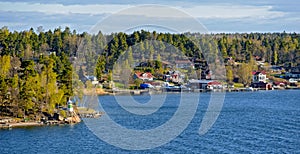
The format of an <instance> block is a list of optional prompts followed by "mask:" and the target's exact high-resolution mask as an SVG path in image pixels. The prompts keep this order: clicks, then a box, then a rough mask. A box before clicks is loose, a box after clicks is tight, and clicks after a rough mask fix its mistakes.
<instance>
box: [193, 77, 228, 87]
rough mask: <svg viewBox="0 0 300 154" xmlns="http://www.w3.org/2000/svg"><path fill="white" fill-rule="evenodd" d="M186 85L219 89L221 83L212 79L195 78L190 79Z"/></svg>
mask: <svg viewBox="0 0 300 154" xmlns="http://www.w3.org/2000/svg"><path fill="white" fill-rule="evenodd" d="M188 85H189V87H190V88H191V89H220V88H222V87H223V86H222V83H221V82H219V81H214V80H195V79H191V80H189V81H188Z"/></svg>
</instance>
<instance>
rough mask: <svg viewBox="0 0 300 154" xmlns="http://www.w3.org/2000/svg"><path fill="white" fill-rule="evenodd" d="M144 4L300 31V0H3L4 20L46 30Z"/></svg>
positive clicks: (235, 24)
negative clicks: (41, 27)
mask: <svg viewBox="0 0 300 154" xmlns="http://www.w3.org/2000/svg"><path fill="white" fill-rule="evenodd" d="M143 4H158V5H163V6H168V7H171V8H173V9H177V10H178V11H182V12H184V13H186V14H188V15H189V16H190V17H193V18H194V19H197V20H198V21H199V22H200V23H202V24H203V25H204V26H205V27H206V28H207V30H208V32H212V33H216V32H231V33H232V32H282V31H286V32H300V26H299V25H300V9H299V8H298V7H299V6H300V1H297V0H265V1H261V0H251V1H245V0H228V1H223V0H185V1H167V0H163V1H158V0H147V1H140V0H139V1H138V0H123V1H114V0H101V1H96V0H81V1H75V0H65V1H59V0H52V1H50V2H49V1H37V0H23V1H20V0H0V26H1V27H3V26H8V28H9V29H11V30H17V31H20V30H28V29H29V28H30V27H33V28H34V29H36V28H37V27H38V26H43V28H44V29H45V30H48V29H54V28H57V27H59V26H60V27H62V28H64V27H65V26H68V27H70V28H71V29H75V30H76V31H78V32H83V31H89V30H90V29H91V27H93V26H94V25H95V24H97V23H99V22H101V21H102V20H105V19H107V18H110V17H111V16H112V15H115V14H116V13H118V12H119V11H123V12H124V10H126V9H130V8H132V7H136V6H140V5H143ZM143 13H144V12H143V11H142V10H140V11H136V12H135V13H134V14H132V13H131V14H126V15H127V16H130V17H131V18H130V19H132V18H134V19H136V20H140V19H145V18H135V17H136V16H137V15H140V14H143ZM150 14H151V13H150ZM175 14H176V13H175ZM168 15H170V17H169V16H168ZM173 17H174V16H173V15H172V14H168V13H161V14H159V13H156V14H155V12H153V16H152V17H151V18H149V21H150V20H151V21H152V20H153V19H155V20H158V19H167V18H170V19H171V18H173ZM128 19H129V18H128ZM132 21H133V20H132ZM159 21H161V20H159ZM167 21H168V20H167ZM182 21H184V20H177V23H176V24H178V25H179V26H180V25H181V26H182V27H183V26H185V25H184V24H180V22H182ZM125 22H126V21H124V20H123V21H122V22H121V21H119V22H118V24H114V25H108V27H109V26H112V27H113V26H114V27H116V26H118V25H120V24H122V23H125ZM134 23H135V22H134ZM134 23H133V24H134ZM172 24H174V23H172ZM131 26H132V25H131ZM119 28H121V27H119ZM116 29H118V28H116Z"/></svg>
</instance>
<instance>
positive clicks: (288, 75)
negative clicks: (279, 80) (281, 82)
mask: <svg viewBox="0 0 300 154" xmlns="http://www.w3.org/2000/svg"><path fill="white" fill-rule="evenodd" d="M285 77H286V78H288V79H290V78H294V79H300V72H287V73H285Z"/></svg>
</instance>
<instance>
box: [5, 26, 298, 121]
mask: <svg viewBox="0 0 300 154" xmlns="http://www.w3.org/2000/svg"><path fill="white" fill-rule="evenodd" d="M149 40H150V41H151V40H152V41H154V43H149ZM299 42H300V34H297V33H286V32H281V33H234V34H227V33H221V34H200V33H184V34H171V33H158V32H155V31H153V32H148V31H144V30H141V31H135V32H133V33H132V34H127V33H122V32H119V33H112V34H102V33H101V31H99V33H97V34H89V33H87V32H83V33H77V32H76V31H75V30H70V28H68V27H66V28H64V29H62V28H56V29H54V30H48V31H44V30H43V28H42V27H38V28H37V29H36V30H34V29H33V28H31V29H29V30H24V31H10V30H9V29H8V28H7V27H3V28H1V29H0V116H12V117H18V118H25V117H29V118H31V119H35V118H37V116H38V115H39V114H42V113H43V112H46V113H49V114H52V113H54V112H55V111H56V110H55V109H56V108H58V107H59V106H65V105H66V102H67V100H68V99H70V98H71V97H72V96H74V95H82V92H80V91H79V90H78V89H80V88H82V87H84V84H83V83H82V82H81V81H80V80H79V79H81V78H82V77H83V75H95V76H96V77H97V78H98V80H100V81H103V80H111V79H110V78H107V74H109V73H110V72H111V71H112V69H113V68H112V66H113V64H114V63H115V62H116V61H117V60H118V58H119V56H120V55H122V54H124V52H125V51H129V52H128V53H127V54H128V55H129V56H131V55H132V53H130V52H131V50H132V47H133V46H135V49H137V50H138V51H139V52H141V53H143V52H146V51H148V52H149V53H150V54H149V55H147V56H150V59H152V60H155V59H159V58H158V56H156V57H154V56H152V55H151V53H153V52H159V53H161V54H162V55H160V56H164V55H163V54H164V53H165V52H164V51H167V50H170V47H169V46H166V44H170V45H172V46H173V47H175V48H177V49H178V51H180V52H181V53H182V54H184V55H185V56H187V57H189V59H191V60H194V61H204V62H205V61H208V59H205V57H206V58H207V57H208V58H211V57H217V56H221V57H222V58H223V59H224V63H225V65H226V71H227V82H233V78H235V77H237V78H240V79H241V80H238V81H237V82H241V83H243V84H244V85H246V84H249V83H248V82H249V81H248V80H247V79H245V80H243V73H247V72H248V71H252V70H253V69H258V68H257V67H255V66H254V65H255V63H254V60H257V59H260V60H262V61H264V62H265V63H266V64H268V65H278V66H284V67H286V68H291V67H294V66H299V65H300V45H299ZM141 55H143V54H141ZM207 55H208V56H207ZM171 56H174V57H175V58H176V55H171ZM140 58H145V57H140ZM254 58H256V59H254ZM228 59H230V60H231V61H234V62H238V63H239V64H240V65H239V66H236V65H234V64H233V63H229V62H227V61H225V60H228ZM126 60H127V61H126V62H124V63H125V64H128V65H131V63H134V61H133V60H132V58H131V57H127V59H126ZM210 61H211V60H210ZM196 69H198V70H201V69H203V68H200V67H199V68H196ZM206 69H209V68H206ZM240 70H243V71H240ZM203 71H204V70H203ZM160 72H161V70H160ZM105 77H106V78H105Z"/></svg>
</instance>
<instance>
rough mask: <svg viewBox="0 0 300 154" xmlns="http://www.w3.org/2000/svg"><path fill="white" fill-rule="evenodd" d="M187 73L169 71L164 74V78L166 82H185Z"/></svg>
mask: <svg viewBox="0 0 300 154" xmlns="http://www.w3.org/2000/svg"><path fill="white" fill-rule="evenodd" d="M184 78H185V75H184V74H183V73H181V72H180V71H169V72H168V73H167V74H166V75H164V77H163V79H164V81H165V82H173V83H183V82H184Z"/></svg>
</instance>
